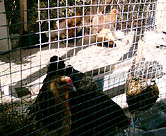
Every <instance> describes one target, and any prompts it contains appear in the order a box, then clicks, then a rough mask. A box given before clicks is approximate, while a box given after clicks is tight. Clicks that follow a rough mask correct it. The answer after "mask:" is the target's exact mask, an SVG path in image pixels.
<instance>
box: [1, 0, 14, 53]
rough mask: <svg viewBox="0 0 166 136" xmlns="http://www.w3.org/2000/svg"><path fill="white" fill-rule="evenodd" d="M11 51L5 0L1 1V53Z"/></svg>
mask: <svg viewBox="0 0 166 136" xmlns="http://www.w3.org/2000/svg"><path fill="white" fill-rule="evenodd" d="M10 49H11V44H10V40H9V35H8V26H7V21H6V13H5V4H4V0H0V53H1V52H6V51H8V50H10Z"/></svg>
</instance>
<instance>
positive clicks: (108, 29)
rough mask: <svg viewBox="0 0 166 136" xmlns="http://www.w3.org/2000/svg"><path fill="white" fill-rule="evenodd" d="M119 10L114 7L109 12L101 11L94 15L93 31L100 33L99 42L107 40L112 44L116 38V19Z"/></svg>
mask: <svg viewBox="0 0 166 136" xmlns="http://www.w3.org/2000/svg"><path fill="white" fill-rule="evenodd" d="M117 12H118V10H117V9H112V10H111V12H110V13H109V14H106V15H105V14H102V13H99V14H97V15H96V16H94V17H93V21H92V33H93V34H98V33H99V34H98V35H97V40H98V42H102V41H105V42H106V41H107V40H108V41H107V42H109V44H110V45H111V46H112V45H113V43H114V40H115V39H116V35H115V32H114V31H115V27H114V26H115V21H116V15H117Z"/></svg>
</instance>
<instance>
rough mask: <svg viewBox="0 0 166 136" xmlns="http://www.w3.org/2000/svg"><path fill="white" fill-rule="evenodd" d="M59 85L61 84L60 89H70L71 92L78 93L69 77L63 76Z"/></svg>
mask: <svg viewBox="0 0 166 136" xmlns="http://www.w3.org/2000/svg"><path fill="white" fill-rule="evenodd" d="M59 84H60V87H62V88H64V89H69V90H71V91H74V92H76V87H75V86H74V85H73V81H72V80H71V78H70V77H68V76H62V77H61V78H60V79H59Z"/></svg>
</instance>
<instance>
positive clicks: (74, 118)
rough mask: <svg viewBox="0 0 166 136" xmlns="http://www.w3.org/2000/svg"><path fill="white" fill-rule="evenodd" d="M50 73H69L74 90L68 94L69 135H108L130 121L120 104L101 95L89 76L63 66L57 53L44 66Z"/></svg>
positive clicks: (67, 74)
mask: <svg viewBox="0 0 166 136" xmlns="http://www.w3.org/2000/svg"><path fill="white" fill-rule="evenodd" d="M59 68H60V70H58V69H59ZM53 75H66V76H70V77H71V79H72V81H73V84H74V86H75V87H76V89H77V91H76V92H71V93H70V94H69V98H70V101H69V105H70V110H71V122H72V124H71V133H70V135H71V136H76V135H86V136H87V135H102V134H104V135H108V134H111V133H112V132H114V131H116V128H118V129H126V128H127V127H128V125H129V123H130V120H128V118H127V117H126V116H125V114H124V111H123V110H122V109H121V108H120V106H119V105H118V104H116V103H115V102H113V101H112V100H111V99H110V98H109V97H108V96H107V95H105V94H104V93H103V91H102V90H100V89H99V87H98V86H97V84H96V83H95V82H94V81H93V80H92V79H91V78H86V76H85V75H84V74H83V73H81V72H79V71H77V70H75V69H74V68H73V67H72V66H70V67H66V66H65V63H64V61H63V60H62V59H61V58H59V57H57V56H53V57H51V59H50V64H49V66H48V71H47V78H48V77H49V76H53Z"/></svg>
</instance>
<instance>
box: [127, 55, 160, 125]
mask: <svg viewBox="0 0 166 136" xmlns="http://www.w3.org/2000/svg"><path fill="white" fill-rule="evenodd" d="M161 69H162V67H161V65H160V64H159V63H158V62H157V61H145V60H144V58H142V59H141V61H140V62H136V61H135V59H134V61H133V65H132V67H131V68H130V69H129V73H128V77H127V80H126V100H127V104H128V106H129V111H130V113H131V125H132V126H133V127H134V126H135V124H134V121H133V113H135V112H136V111H145V110H147V109H149V108H151V107H152V106H153V105H154V103H155V102H156V100H157V99H158V98H159V89H158V86H157V84H156V82H155V79H156V78H157V77H159V76H160V75H161Z"/></svg>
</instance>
